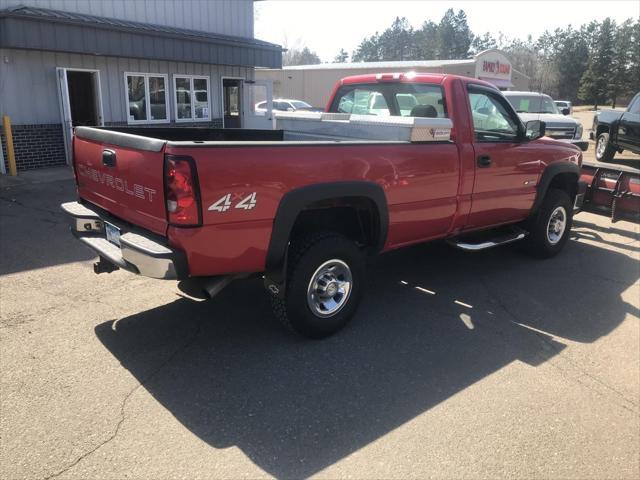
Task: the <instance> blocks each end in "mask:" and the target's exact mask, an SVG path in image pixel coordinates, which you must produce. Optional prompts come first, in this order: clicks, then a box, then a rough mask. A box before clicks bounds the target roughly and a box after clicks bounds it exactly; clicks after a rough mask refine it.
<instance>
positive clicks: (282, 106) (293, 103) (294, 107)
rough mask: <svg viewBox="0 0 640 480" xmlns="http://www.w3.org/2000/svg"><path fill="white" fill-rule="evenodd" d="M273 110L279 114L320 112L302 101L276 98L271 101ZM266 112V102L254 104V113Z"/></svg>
mask: <svg viewBox="0 0 640 480" xmlns="http://www.w3.org/2000/svg"><path fill="white" fill-rule="evenodd" d="M273 109H274V110H277V111H280V112H297V111H300V110H302V111H307V112H314V111H318V110H320V109H319V108H315V107H312V106H311V105H309V104H308V103H307V102H303V101H302V100H293V99H289V98H276V99H274V100H273ZM266 110H267V102H266V101H265V102H258V103H256V112H265V111H266Z"/></svg>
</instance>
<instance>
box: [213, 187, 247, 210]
mask: <svg viewBox="0 0 640 480" xmlns="http://www.w3.org/2000/svg"><path fill="white" fill-rule="evenodd" d="M232 196H233V199H232V198H231V197H232ZM237 200H240V201H239V202H238V203H236V204H235V206H234V207H233V208H240V209H243V210H251V209H252V208H254V207H255V206H256V205H257V204H258V200H257V199H256V192H252V193H250V194H249V195H246V196H245V194H244V193H227V194H226V195H224V196H223V197H222V198H220V199H219V200H217V201H215V202H214V203H212V204H211V206H210V207H209V208H208V209H207V210H209V211H213V212H226V211H227V210H229V209H230V208H231V206H232V204H233V202H234V201H237Z"/></svg>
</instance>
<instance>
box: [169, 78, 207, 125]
mask: <svg viewBox="0 0 640 480" xmlns="http://www.w3.org/2000/svg"><path fill="white" fill-rule="evenodd" d="M173 91H174V93H175V97H174V101H175V112H176V122H202V121H209V120H211V104H210V101H209V98H210V94H209V77H199V76H194V75H174V76H173Z"/></svg>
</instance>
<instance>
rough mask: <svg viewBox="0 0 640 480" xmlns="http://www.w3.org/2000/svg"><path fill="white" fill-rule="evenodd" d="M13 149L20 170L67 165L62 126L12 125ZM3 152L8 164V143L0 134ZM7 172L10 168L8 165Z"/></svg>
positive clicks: (2, 134)
mask: <svg viewBox="0 0 640 480" xmlns="http://www.w3.org/2000/svg"><path fill="white" fill-rule="evenodd" d="M11 131H12V132H13V149H14V151H15V154H16V166H17V167H18V170H31V169H34V168H44V167H55V166H59V165H65V164H66V159H65V153H64V137H63V136H62V125H61V124H46V125H12V126H11ZM0 137H1V139H2V152H3V155H4V159H5V164H6V163H7V143H6V140H5V138H4V131H2V132H1V133H0ZM7 171H9V166H8V165H7Z"/></svg>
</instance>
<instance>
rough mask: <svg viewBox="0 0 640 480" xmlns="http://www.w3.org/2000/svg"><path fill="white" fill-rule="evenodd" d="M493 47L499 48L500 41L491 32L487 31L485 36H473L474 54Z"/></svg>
mask: <svg viewBox="0 0 640 480" xmlns="http://www.w3.org/2000/svg"><path fill="white" fill-rule="evenodd" d="M492 48H498V42H497V41H496V39H495V38H493V36H492V35H491V34H490V33H489V32H486V33H485V34H484V35H483V36H479V35H476V36H474V37H473V41H472V42H471V51H472V53H473V54H474V55H476V54H478V53H480V52H484V51H485V50H490V49H492Z"/></svg>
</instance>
